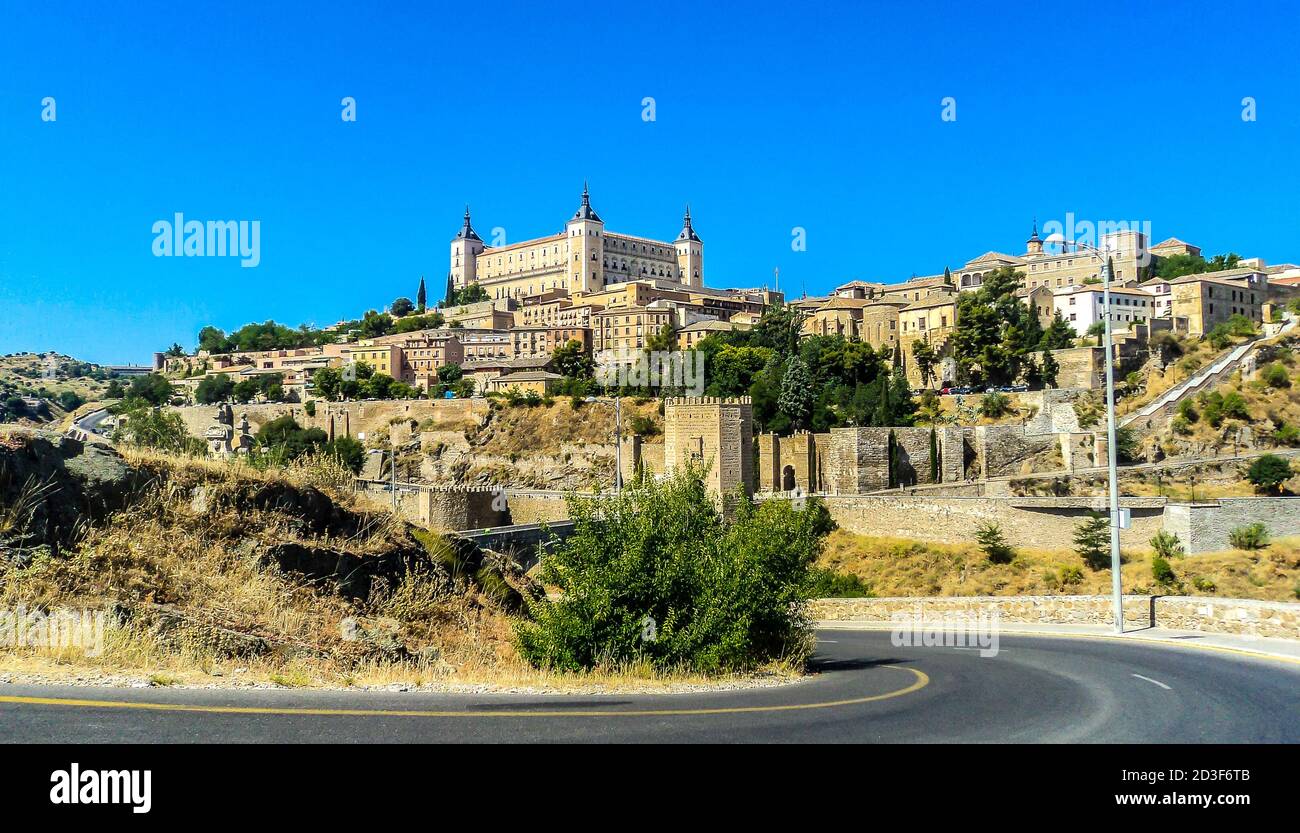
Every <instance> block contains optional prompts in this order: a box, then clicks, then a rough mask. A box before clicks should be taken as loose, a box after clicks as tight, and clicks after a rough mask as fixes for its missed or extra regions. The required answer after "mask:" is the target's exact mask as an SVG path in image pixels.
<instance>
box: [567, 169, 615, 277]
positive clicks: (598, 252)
mask: <svg viewBox="0 0 1300 833" xmlns="http://www.w3.org/2000/svg"><path fill="white" fill-rule="evenodd" d="M564 231H565V234H566V235H567V237H568V240H567V242H568V244H569V245H568V250H569V264H568V270H569V281H568V283H569V291H570V292H599V291H600V290H602V289H604V288H605V270H604V266H605V222H604V221H603V220H601V219H600V215H599V214H597V213H596V212H595V210H594V209H593V208H592V207H591V194H590V193H589V192H588V191H587V183H586V182H583V183H582V204H581V205H579V206H578V210H577V211H576V212H574V214H573V219H572V220H570V221H569V222H567V223H565V225H564Z"/></svg>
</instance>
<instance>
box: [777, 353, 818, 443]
mask: <svg viewBox="0 0 1300 833" xmlns="http://www.w3.org/2000/svg"><path fill="white" fill-rule="evenodd" d="M814 399H815V396H814V394H813V390H812V379H811V378H809V376H808V367H807V366H806V365H805V364H804V363H803V360H802V359H800V358H799V357H798V356H795V357H794V358H792V359H790V364H789V366H788V367H786V370H785V377H784V378H783V379H782V381H781V398H780V400H779V402H778V407H779V408H780V409H781V412H782V413H783V414H785V415H786V417H788V418H789V420H790V424H791V425H792V426H794V427H795V428H796V429H799V428H806V427H807V426H808V418H809V417H810V416H812V408H813V401H814Z"/></svg>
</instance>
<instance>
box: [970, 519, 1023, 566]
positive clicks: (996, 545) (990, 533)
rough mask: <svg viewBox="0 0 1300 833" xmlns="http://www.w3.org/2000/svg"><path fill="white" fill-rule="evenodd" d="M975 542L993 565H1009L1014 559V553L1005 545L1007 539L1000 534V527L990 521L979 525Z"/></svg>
mask: <svg viewBox="0 0 1300 833" xmlns="http://www.w3.org/2000/svg"><path fill="white" fill-rule="evenodd" d="M975 540H976V541H977V542H978V543H979V545H980V549H981V550H982V551H983V552H984V554H985V555H986V556H988V559H989V561H991V562H993V563H994V564H1010V563H1011V562H1012V561H1013V560H1014V559H1015V557H1016V551H1015V550H1014V549H1012V548H1011V546H1010V545H1009V544H1007V539H1006V537H1005V536H1003V534H1002V527H1000V526H998V525H997V524H996V523H994V522H992V521H986V522H984V523H981V524H980V525H979V527H978V528H977V529H976V530H975Z"/></svg>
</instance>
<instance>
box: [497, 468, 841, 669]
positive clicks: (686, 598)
mask: <svg viewBox="0 0 1300 833" xmlns="http://www.w3.org/2000/svg"><path fill="white" fill-rule="evenodd" d="M568 504H569V514H570V517H572V518H573V520H574V531H573V535H572V536H571V537H570V538H569V539H568V540H566V541H564V542H563V543H562V544H560V545H559V546H558V547H557V548H556V549H555V551H554V552H553V553H552V554H550V555H549V556H547V557H546V558H545V559H543V561H542V575H541V580H542V582H543V583H545V584H547V585H549V586H554V587H555V588H556V590H557V592H556V593H555V594H554V595H549V596H548V595H538V596H536V597H534V598H532V599H530V600H529V601H528V614H529V618H528V620H526V621H523V622H521V623H520V624H519V625H517V626H516V635H517V639H518V645H519V651H520V654H521V655H522V656H523V657H524V659H526V660H527V661H528V662H529V663H531V664H532V665H534V666H537V667H541V668H550V669H555V670H563V671H581V670H589V669H591V668H594V667H596V666H597V665H598V664H608V665H610V666H615V667H617V666H621V665H626V664H630V663H634V662H644V663H646V664H648V665H649V666H651V667H653V668H656V669H670V668H671V669H686V670H690V671H694V672H697V673H719V672H729V671H739V670H744V669H749V668H754V667H756V666H759V665H762V664H764V663H767V662H771V661H773V660H776V659H786V660H790V661H795V662H800V661H802V660H803V658H804V657H806V656H807V655H808V653H809V651H810V649H811V646H812V643H811V630H810V624H811V623H810V622H809V620H808V619H807V617H806V614H805V613H804V612H803V603H804V601H805V600H806V599H807V598H808V597H809V595H810V593H811V590H812V588H813V583H814V579H813V576H812V573H811V570H810V568H811V566H812V564H813V563H814V562H815V561H816V558H817V555H818V554H819V552H820V551H821V547H822V539H823V536H824V535H825V534H826V533H827V531H828V530H829V528H830V524H829V518H828V516H827V514H826V512H825V509H824V507H822V505H821V504H820V502H818V501H817V500H815V499H810V500H808V502H807V504H806V506H805V507H804V508H802V509H796V508H794V507H793V506H792V505H791V503H790V502H788V501H779V500H774V501H764V502H762V503H761V504H758V505H754V504H753V503H751V502H750V501H748V500H745V499H736V505H735V512H734V519H733V520H732V521H730V522H728V521H726V520H724V519H723V517H722V516H721V515H720V514H719V512H718V511H717V509H716V508H715V506H714V502H713V500H712V499H711V497H710V496H709V493H708V491H707V490H706V488H705V485H704V481H703V472H702V471H701V470H699V469H698V468H688V469H686V470H685V471H682V472H681V473H678V474H676V475H674V476H673V477H671V478H669V479H668V480H665V481H663V482H657V481H656V480H654V479H653V478H644V479H640V480H637V481H635V482H634V483H632V484H630V486H629V487H628V488H626V489H624V490H623V492H622V493H621V494H620V495H613V496H608V497H602V498H594V499H593V498H583V497H577V496H572V497H570V498H569V499H568Z"/></svg>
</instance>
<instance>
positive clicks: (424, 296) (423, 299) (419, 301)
mask: <svg viewBox="0 0 1300 833" xmlns="http://www.w3.org/2000/svg"><path fill="white" fill-rule="evenodd" d="M428 300H429V295H428V293H427V292H426V291H425V289H424V275H421V276H420V288H419V289H417V290H416V291H415V308H416V309H417V310H418V311H419V312H420V314H424V311H425V310H426V309H428V308H429V305H428Z"/></svg>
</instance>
